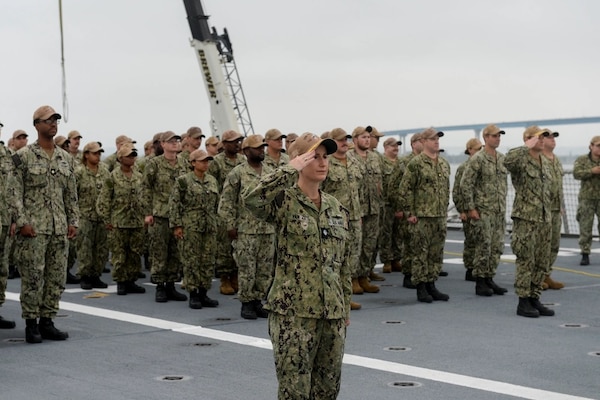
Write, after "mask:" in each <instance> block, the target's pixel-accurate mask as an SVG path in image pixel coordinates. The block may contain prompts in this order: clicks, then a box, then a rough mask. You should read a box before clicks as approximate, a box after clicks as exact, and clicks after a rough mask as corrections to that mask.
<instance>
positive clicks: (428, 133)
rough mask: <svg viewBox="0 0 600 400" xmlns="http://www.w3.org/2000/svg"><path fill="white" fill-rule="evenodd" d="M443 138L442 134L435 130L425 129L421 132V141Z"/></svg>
mask: <svg viewBox="0 0 600 400" xmlns="http://www.w3.org/2000/svg"><path fill="white" fill-rule="evenodd" d="M442 136H444V132H441V131H438V130H437V129H433V128H427V129H425V130H424V131H423V132H421V138H422V139H433V138H435V137H442Z"/></svg>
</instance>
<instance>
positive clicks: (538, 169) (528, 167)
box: [504, 146, 552, 222]
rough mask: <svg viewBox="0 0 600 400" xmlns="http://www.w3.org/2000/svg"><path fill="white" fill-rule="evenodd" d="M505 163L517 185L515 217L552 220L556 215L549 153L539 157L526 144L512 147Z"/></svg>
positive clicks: (529, 219)
mask: <svg viewBox="0 0 600 400" xmlns="http://www.w3.org/2000/svg"><path fill="white" fill-rule="evenodd" d="M504 165H505V166H506V168H507V169H508V171H509V172H510V178H511V181H512V184H513V186H514V187H515V200H514V203H513V209H512V214H511V217H512V218H519V219H522V220H525V221H532V222H550V221H551V218H552V213H551V212H550V210H551V206H552V204H551V195H550V177H551V174H552V172H551V171H550V165H549V163H548V159H547V158H546V157H542V156H540V159H539V160H536V159H534V158H533V157H531V155H529V149H528V148H527V147H526V146H521V147H517V148H514V149H511V150H510V151H509V152H508V154H506V158H505V159H504Z"/></svg>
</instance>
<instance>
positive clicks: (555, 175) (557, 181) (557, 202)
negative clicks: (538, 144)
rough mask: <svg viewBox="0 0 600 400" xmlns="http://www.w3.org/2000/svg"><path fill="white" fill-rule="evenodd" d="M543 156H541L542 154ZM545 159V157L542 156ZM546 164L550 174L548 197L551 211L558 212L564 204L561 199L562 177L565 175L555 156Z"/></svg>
mask: <svg viewBox="0 0 600 400" xmlns="http://www.w3.org/2000/svg"><path fill="white" fill-rule="evenodd" d="M542 155H543V154H542ZM544 157H546V156H544ZM546 159H547V160H548V163H549V164H550V171H551V172H552V179H551V180H550V196H551V199H552V200H551V201H552V206H551V207H552V208H551V210H552V211H560V210H561V209H562V204H563V202H564V197H563V176H564V175H565V171H564V170H563V166H562V163H561V162H560V160H559V159H558V157H557V156H556V155H554V159H552V160H551V159H549V158H548V157H546Z"/></svg>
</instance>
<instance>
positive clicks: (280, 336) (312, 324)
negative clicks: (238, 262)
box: [245, 165, 352, 399]
mask: <svg viewBox="0 0 600 400" xmlns="http://www.w3.org/2000/svg"><path fill="white" fill-rule="evenodd" d="M297 177H298V173H297V172H296V170H295V169H294V168H293V167H291V166H287V165H286V166H282V167H281V168H279V169H278V170H276V171H275V172H273V173H272V174H269V175H267V176H264V177H263V178H262V179H261V182H260V184H259V185H258V186H257V187H256V188H255V189H254V190H253V191H252V192H250V193H249V194H247V195H246V196H245V202H246V206H247V207H248V208H249V209H250V211H251V212H253V213H254V214H255V215H256V216H257V217H259V218H261V219H265V220H266V221H267V222H270V223H273V224H274V225H275V227H276V228H275V229H276V232H277V236H278V238H277V243H278V255H277V266H276V269H275V277H274V280H273V285H272V286H271V289H270V291H269V296H268V298H267V305H266V307H265V308H268V309H269V310H270V311H271V313H269V334H270V336H271V341H272V343H273V353H274V358H275V366H276V371H277V379H278V382H279V390H278V398H279V399H309V398H310V399H334V398H336V397H337V395H338V393H339V390H340V379H341V366H342V357H343V354H344V342H345V338H346V325H345V321H346V320H347V319H348V317H349V313H350V296H351V293H352V289H351V276H350V274H351V271H350V268H349V264H348V260H347V256H348V253H347V242H346V238H347V235H348V230H347V227H348V223H347V218H348V217H347V211H346V210H345V209H344V208H343V206H342V205H341V204H340V203H339V202H338V201H337V200H336V199H335V198H334V197H333V196H330V195H328V194H326V193H324V192H321V208H320V210H319V209H317V208H316V207H315V205H314V204H313V203H312V202H311V201H310V199H309V198H308V197H307V196H306V195H305V194H304V193H303V192H302V191H301V190H300V189H299V188H298V186H297V185H295V182H296V180H297ZM307 338H308V339H307Z"/></svg>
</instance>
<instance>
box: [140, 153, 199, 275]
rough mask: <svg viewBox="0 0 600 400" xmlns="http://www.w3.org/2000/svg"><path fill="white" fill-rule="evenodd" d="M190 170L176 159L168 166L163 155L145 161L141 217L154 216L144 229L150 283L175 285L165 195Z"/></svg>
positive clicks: (177, 268)
mask: <svg viewBox="0 0 600 400" xmlns="http://www.w3.org/2000/svg"><path fill="white" fill-rule="evenodd" d="M189 170H190V167H189V163H187V162H184V161H183V160H180V159H177V162H176V164H175V165H171V163H169V161H168V160H167V159H166V158H165V157H164V155H161V156H158V157H154V158H152V159H150V160H148V163H147V164H146V168H145V169H144V176H143V180H142V193H143V203H144V205H145V207H146V213H145V215H152V216H153V217H154V224H152V225H151V226H150V227H149V228H148V237H149V239H150V262H151V264H152V270H151V275H152V282H154V283H164V282H176V281H179V280H180V279H181V272H182V270H181V264H180V257H179V252H178V250H177V240H176V239H175V237H174V236H173V231H172V230H171V228H170V227H169V196H170V194H171V191H172V190H173V186H174V185H175V180H176V179H177V178H178V177H179V176H181V175H184V174H186V173H188V172H189Z"/></svg>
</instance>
